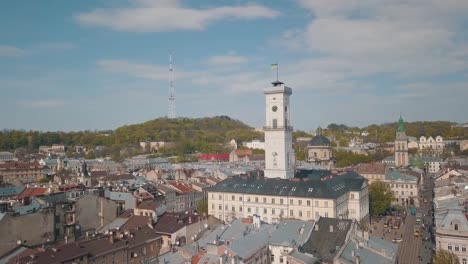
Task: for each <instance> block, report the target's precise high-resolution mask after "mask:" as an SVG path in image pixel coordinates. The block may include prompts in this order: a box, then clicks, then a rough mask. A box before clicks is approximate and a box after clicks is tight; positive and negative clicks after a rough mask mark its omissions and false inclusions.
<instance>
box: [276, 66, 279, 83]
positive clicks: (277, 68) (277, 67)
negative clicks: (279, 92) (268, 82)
mask: <svg viewBox="0 0 468 264" xmlns="http://www.w3.org/2000/svg"><path fill="white" fill-rule="evenodd" d="M278 70H279V64H278V62H276V81H278Z"/></svg>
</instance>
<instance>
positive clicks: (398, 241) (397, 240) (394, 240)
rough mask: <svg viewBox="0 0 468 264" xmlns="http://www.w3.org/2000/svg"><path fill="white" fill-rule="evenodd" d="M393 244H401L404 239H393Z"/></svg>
mask: <svg viewBox="0 0 468 264" xmlns="http://www.w3.org/2000/svg"><path fill="white" fill-rule="evenodd" d="M392 242H393V243H400V242H403V238H400V237H395V238H394V239H392Z"/></svg>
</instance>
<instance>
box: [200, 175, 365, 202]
mask: <svg viewBox="0 0 468 264" xmlns="http://www.w3.org/2000/svg"><path fill="white" fill-rule="evenodd" d="M366 181H367V180H366V179H365V178H363V177H362V176H360V175H358V174H357V173H355V172H347V173H344V174H342V175H337V176H331V175H330V177H328V178H327V179H312V180H309V179H308V178H306V179H299V178H293V179H291V180H289V179H279V178H278V179H270V178H257V177H247V176H234V177H231V178H227V179H226V180H224V181H222V182H221V183H219V184H217V185H215V186H213V187H211V188H210V189H208V191H213V192H235V193H248V194H263V195H275V196H293V197H315V198H337V197H339V196H341V195H343V194H345V193H347V192H349V191H350V190H352V191H360V190H361V189H362V186H363V185H364V183H365V182H366Z"/></svg>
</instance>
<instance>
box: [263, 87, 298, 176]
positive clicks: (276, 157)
mask: <svg viewBox="0 0 468 264" xmlns="http://www.w3.org/2000/svg"><path fill="white" fill-rule="evenodd" d="M264 94H265V97H266V120H265V127H264V130H265V177H267V178H282V179H288V178H293V177H294V151H293V148H292V127H291V124H290V107H289V96H290V95H291V94H292V89H291V88H289V87H286V86H284V85H283V83H281V82H278V81H277V82H274V83H273V86H272V87H270V88H268V89H266V90H265V91H264Z"/></svg>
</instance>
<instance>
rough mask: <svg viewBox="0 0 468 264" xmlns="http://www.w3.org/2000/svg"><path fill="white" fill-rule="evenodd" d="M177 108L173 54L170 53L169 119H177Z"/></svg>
mask: <svg viewBox="0 0 468 264" xmlns="http://www.w3.org/2000/svg"><path fill="white" fill-rule="evenodd" d="M175 110H176V107H175V89H174V70H173V68H172V52H171V53H169V110H168V112H167V117H168V118H176V111H175Z"/></svg>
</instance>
